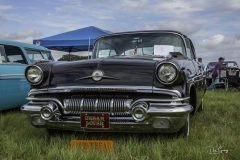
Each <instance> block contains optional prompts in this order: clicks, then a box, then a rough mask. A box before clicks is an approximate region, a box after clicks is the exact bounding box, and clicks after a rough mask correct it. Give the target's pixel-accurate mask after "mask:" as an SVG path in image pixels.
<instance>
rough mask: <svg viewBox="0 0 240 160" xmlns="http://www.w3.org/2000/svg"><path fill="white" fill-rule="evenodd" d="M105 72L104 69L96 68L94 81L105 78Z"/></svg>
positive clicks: (93, 74)
mask: <svg viewBox="0 0 240 160" xmlns="http://www.w3.org/2000/svg"><path fill="white" fill-rule="evenodd" d="M103 75H104V74H103V72H102V71H100V70H95V71H93V73H92V79H93V80H94V81H100V80H101V79H102V78H103Z"/></svg>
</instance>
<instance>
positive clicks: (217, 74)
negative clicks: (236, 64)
mask: <svg viewBox="0 0 240 160" xmlns="http://www.w3.org/2000/svg"><path fill="white" fill-rule="evenodd" d="M224 60H225V59H224V58H223V57H219V59H218V63H216V64H215V66H214V68H213V71H212V80H213V82H212V84H211V85H210V86H209V87H208V88H207V89H208V90H211V89H213V83H214V82H215V80H216V79H219V77H220V73H221V68H222V64H223V62H224Z"/></svg>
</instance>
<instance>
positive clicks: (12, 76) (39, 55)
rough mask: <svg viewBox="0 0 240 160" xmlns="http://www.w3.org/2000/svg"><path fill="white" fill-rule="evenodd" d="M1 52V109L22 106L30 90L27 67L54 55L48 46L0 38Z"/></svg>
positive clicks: (49, 58) (50, 58) (51, 58)
mask: <svg viewBox="0 0 240 160" xmlns="http://www.w3.org/2000/svg"><path fill="white" fill-rule="evenodd" d="M0 54H1V57H0V110H5V109H10V108H14V107H20V106H21V105H23V104H25V103H26V102H27V101H26V97H27V94H28V92H29V90H30V85H29V83H28V82H27V81H26V78H25V76H24V71H25V68H26V67H27V65H30V64H33V63H35V62H36V61H42V60H53V57H52V56H51V53H50V50H48V49H47V48H44V47H41V46H36V45H33V44H27V43H21V42H14V41H6V40H0Z"/></svg>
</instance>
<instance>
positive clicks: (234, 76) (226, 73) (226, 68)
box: [206, 61, 239, 87]
mask: <svg viewBox="0 0 240 160" xmlns="http://www.w3.org/2000/svg"><path fill="white" fill-rule="evenodd" d="M216 63H217V62H209V63H208V65H207V67H206V72H207V73H206V79H207V85H208V86H209V85H210V84H211V83H212V71H213V68H214V66H215V64H216ZM221 77H226V78H227V79H228V83H229V84H230V85H231V84H232V85H234V86H235V87H236V86H238V84H237V83H238V81H239V68H238V65H237V62H235V61H224V63H223V64H222V69H221Z"/></svg>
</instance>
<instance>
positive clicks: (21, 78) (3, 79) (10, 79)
mask: <svg viewBox="0 0 240 160" xmlns="http://www.w3.org/2000/svg"><path fill="white" fill-rule="evenodd" d="M0 80H26V78H0Z"/></svg>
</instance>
